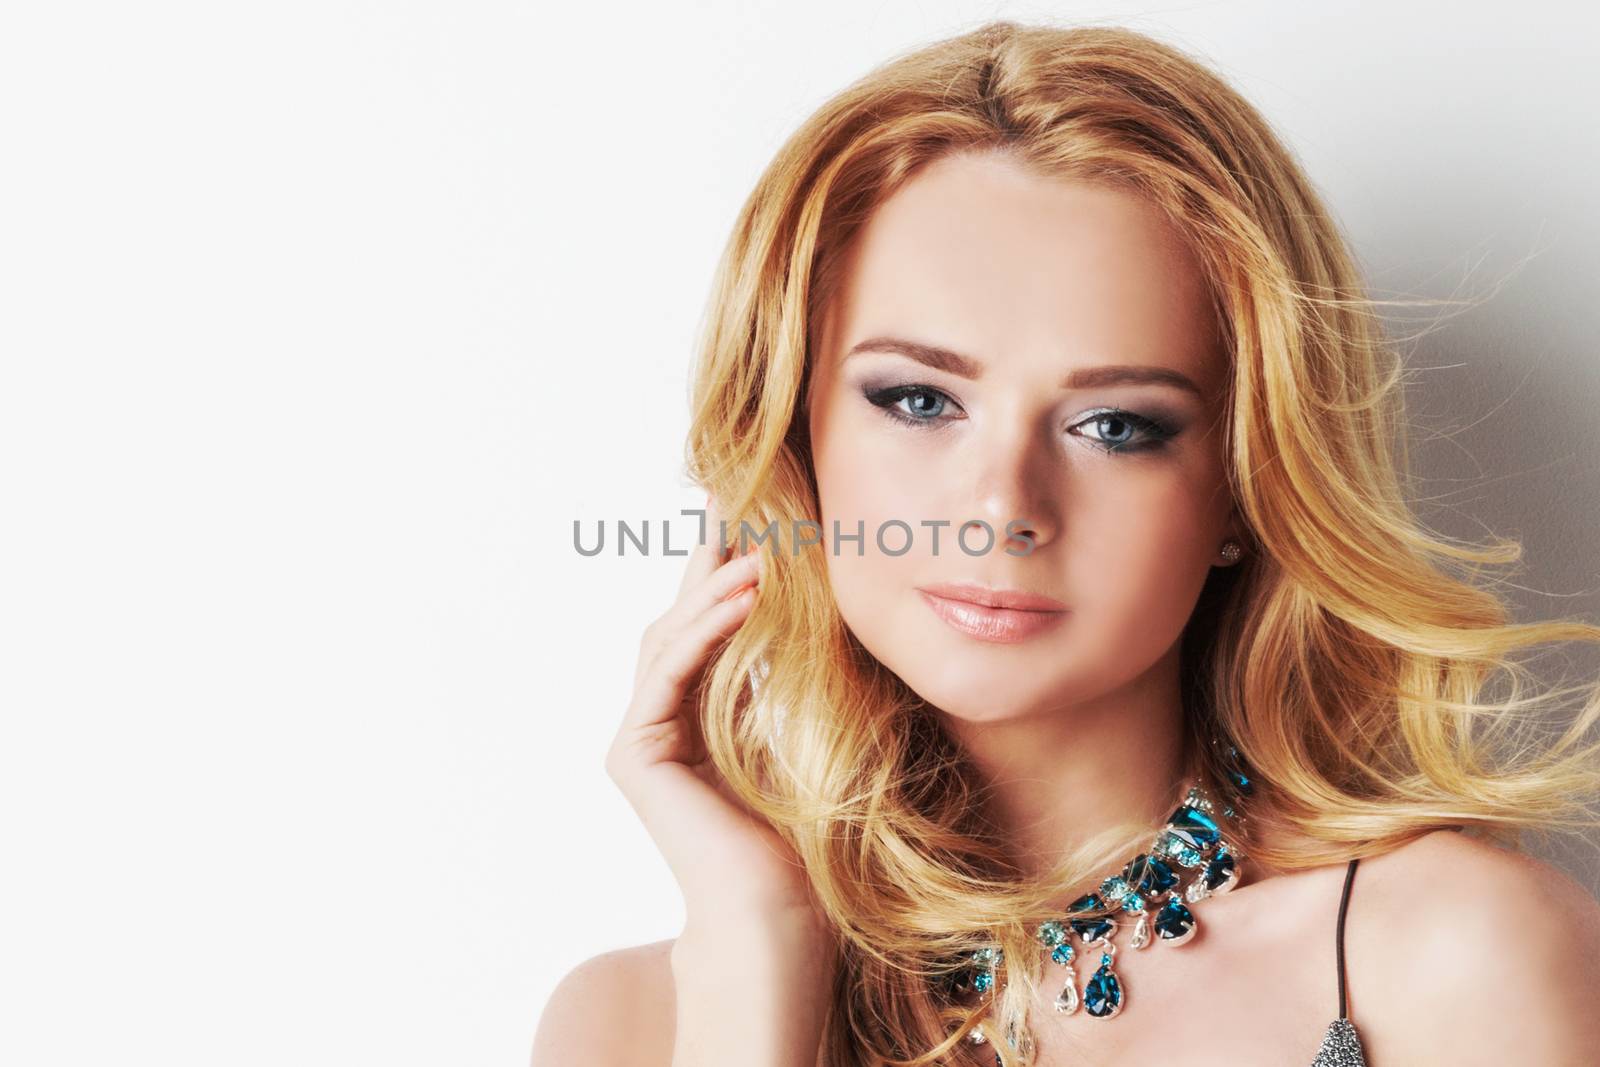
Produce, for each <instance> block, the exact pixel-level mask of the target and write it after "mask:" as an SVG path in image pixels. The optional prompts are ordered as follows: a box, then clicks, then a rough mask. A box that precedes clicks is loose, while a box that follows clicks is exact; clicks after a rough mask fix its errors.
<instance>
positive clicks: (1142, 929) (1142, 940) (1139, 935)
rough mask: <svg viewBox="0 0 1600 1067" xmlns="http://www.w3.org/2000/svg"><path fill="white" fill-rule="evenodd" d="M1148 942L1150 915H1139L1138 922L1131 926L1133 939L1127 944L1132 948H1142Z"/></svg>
mask: <svg viewBox="0 0 1600 1067" xmlns="http://www.w3.org/2000/svg"><path fill="white" fill-rule="evenodd" d="M1149 943H1150V916H1148V915H1141V916H1139V922H1138V924H1137V925H1136V926H1134V928H1133V940H1132V941H1130V942H1129V944H1130V945H1131V946H1132V947H1133V948H1144V947H1145V946H1146V945H1148V944H1149Z"/></svg>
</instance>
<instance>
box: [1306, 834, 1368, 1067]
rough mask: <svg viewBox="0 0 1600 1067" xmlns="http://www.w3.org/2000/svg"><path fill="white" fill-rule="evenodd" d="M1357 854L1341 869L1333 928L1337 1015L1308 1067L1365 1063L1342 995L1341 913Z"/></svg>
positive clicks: (1348, 1066)
mask: <svg viewBox="0 0 1600 1067" xmlns="http://www.w3.org/2000/svg"><path fill="white" fill-rule="evenodd" d="M1359 862H1361V861H1360V859H1359V857H1358V858H1357V859H1353V860H1351V861H1350V863H1349V865H1348V866H1347V867H1346V868H1345V872H1344V891H1343V892H1342V893H1341V894H1340V895H1339V922H1338V924H1337V926H1336V928H1335V934H1334V945H1335V950H1336V954H1337V956H1338V960H1339V1017H1338V1018H1337V1019H1335V1020H1333V1022H1331V1023H1329V1024H1328V1032H1327V1033H1326V1034H1324V1035H1323V1037H1322V1047H1321V1048H1319V1049H1318V1050H1317V1058H1316V1059H1314V1060H1312V1061H1311V1067H1367V1059H1366V1055H1365V1053H1364V1051H1363V1050H1362V1048H1361V1037H1360V1035H1359V1034H1357V1033H1356V1026H1355V1023H1353V1022H1351V1021H1350V1019H1349V1017H1348V1016H1347V1015H1346V1014H1345V995H1344V914H1345V912H1346V911H1347V910H1349V907H1350V883H1351V881H1353V880H1354V879H1355V876H1356V864H1357V863H1359Z"/></svg>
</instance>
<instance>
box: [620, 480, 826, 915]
mask: <svg viewBox="0 0 1600 1067" xmlns="http://www.w3.org/2000/svg"><path fill="white" fill-rule="evenodd" d="M705 521H706V538H705V542H704V543H702V544H700V545H699V546H698V547H696V549H695V550H694V551H693V552H692V553H691V554H690V556H689V560H688V564H687V567H686V569H685V572H684V576H683V581H682V583H681V584H680V585H679V588H678V596H677V600H676V601H675V602H674V603H673V604H672V606H671V607H670V608H668V609H667V611H666V612H665V613H664V614H663V615H661V616H660V617H659V618H658V619H656V620H655V621H654V622H653V623H651V624H650V625H649V626H647V627H646V628H645V632H644V637H643V639H642V640H641V641H640V644H639V661H638V666H637V668H636V670H635V673H634V685H633V699H632V702H631V703H630V704H629V705H628V710H627V713H626V714H625V715H624V716H623V720H622V726H621V728H620V729H619V730H618V731H617V736H616V738H615V739H614V740H613V741H612V743H611V748H610V750H609V751H608V752H607V753H606V761H605V767H606V773H607V774H609V775H610V776H611V779H612V781H614V782H615V783H616V784H617V786H618V788H620V789H621V790H622V792H623V795H624V796H626V797H627V799H628V802H629V803H630V804H631V805H632V806H633V809H634V811H636V812H637V813H638V815H639V817H640V819H641V820H642V821H643V822H644V824H645V828H646V829H647V830H648V831H649V833H650V836H651V837H652V838H653V839H654V840H655V843H656V846H657V848H659V849H660V850H661V853H662V855H663V856H664V857H665V858H666V861H667V864H668V866H669V867H671V869H672V872H673V875H674V876H675V877H676V879H677V881H678V886H679V888H680V889H681V890H682V891H683V895H684V905H685V910H686V913H687V917H688V923H687V925H688V927H689V928H690V929H697V928H699V927H701V926H702V925H703V926H708V927H709V926H721V925H726V924H732V925H741V926H744V927H746V928H749V927H751V926H752V924H753V925H755V926H758V927H759V926H763V925H766V924H772V925H773V926H774V928H780V927H781V928H783V929H785V930H786V931H788V932H792V931H793V930H794V929H796V928H800V929H803V930H807V931H809V930H816V931H818V932H819V933H820V931H821V930H822V928H823V924H822V923H821V921H820V919H819V917H818V915H817V913H816V912H815V910H814V908H813V902H812V898H811V894H810V887H809V883H808V880H807V878H806V873H805V870H804V868H803V867H802V866H801V863H800V860H799V858H798V857H797V856H795V854H794V852H793V850H792V849H790V848H789V846H788V845H787V844H786V843H785V842H784V841H783V839H782V838H781V837H779V836H778V834H777V832H776V831H774V830H773V829H772V827H771V826H770V825H769V824H767V823H766V822H765V821H764V820H762V819H759V818H757V817H756V816H755V815H753V814H752V813H750V812H749V811H748V810H747V809H746V808H745V807H744V806H743V805H742V804H740V803H739V802H738V801H737V800H736V799H735V798H734V797H733V796H732V795H731V793H730V792H729V791H728V790H727V789H726V786H725V784H724V783H723V782H722V779H721V776H720V775H719V774H718V773H717V771H716V768H715V766H714V765H713V764H712V762H711V760H710V759H709V758H707V755H706V750H705V744H704V741H703V739H702V737H701V733H700V727H699V718H698V715H697V713H696V708H695V699H694V694H695V691H696V689H697V683H698V682H699V679H700V677H701V674H702V671H703V668H704V665H705V662H706V659H707V658H708V656H709V655H710V653H711V651H712V650H713V649H714V648H715V647H716V646H717V645H718V644H719V643H720V642H721V641H722V640H723V639H724V638H726V637H727V636H728V635H729V634H731V633H732V632H733V631H734V630H736V629H737V628H738V627H739V626H740V625H741V624H742V623H743V622H744V620H745V619H746V618H748V617H749V614H750V610H751V608H752V607H753V606H754V605H755V602H756V597H757V595H758V590H759V579H760V560H761V555H762V553H761V551H760V550H759V549H760V546H759V545H753V546H751V550H750V551H749V552H747V553H745V554H744V555H742V556H739V557H736V558H731V559H727V560H726V561H725V560H724V559H723V550H722V548H721V535H720V532H719V529H720V525H721V524H720V521H719V514H718V511H717V508H716V502H715V501H707V505H706V517H705Z"/></svg>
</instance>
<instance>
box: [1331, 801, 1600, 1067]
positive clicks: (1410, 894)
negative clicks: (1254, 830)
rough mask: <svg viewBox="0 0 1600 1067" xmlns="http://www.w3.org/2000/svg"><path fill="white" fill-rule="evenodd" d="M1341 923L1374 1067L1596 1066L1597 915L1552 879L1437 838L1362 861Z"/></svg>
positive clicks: (1521, 857) (1503, 854) (1525, 858)
mask: <svg viewBox="0 0 1600 1067" xmlns="http://www.w3.org/2000/svg"><path fill="white" fill-rule="evenodd" d="M1349 919H1350V927H1349V930H1348V931H1347V951H1348V954H1349V979H1350V985H1351V988H1350V1015H1351V1016H1352V1017H1353V1018H1354V1019H1355V1020H1356V1023H1357V1025H1358V1026H1359V1027H1361V1030H1362V1036H1363V1038H1364V1039H1367V1040H1368V1041H1369V1050H1370V1052H1371V1055H1372V1058H1373V1059H1374V1060H1375V1061H1378V1062H1385V1063H1413V1062H1435V1061H1434V1060H1433V1059H1431V1057H1440V1059H1439V1060H1438V1061H1437V1062H1452V1063H1462V1064H1476V1063H1499V1062H1524V1063H1550V1064H1567V1063H1573V1064H1577V1063H1587V1062H1592V1061H1591V1060H1588V1059H1586V1058H1585V1057H1587V1056H1588V1055H1590V1054H1591V1053H1592V1049H1593V1048H1594V1046H1595V1044H1596V1043H1600V1025H1597V1020H1596V1014H1595V1013H1594V1012H1593V1010H1592V1003H1593V1002H1594V1001H1595V1000H1597V999H1600V969H1597V968H1596V967H1595V964H1594V962H1593V961H1594V959H1595V958H1596V957H1597V956H1600V902H1597V901H1596V899H1595V896H1594V894H1593V892H1591V891H1590V890H1589V889H1587V888H1585V887H1584V886H1583V885H1582V884H1580V883H1579V882H1578V881H1577V880H1575V879H1574V878H1573V877H1572V876H1571V875H1569V874H1567V873H1566V872H1565V871H1563V870H1561V869H1560V868H1558V867H1556V866H1554V865H1552V864H1550V863H1548V862H1546V861H1545V860H1542V859H1540V858H1538V857H1536V856H1533V855H1530V854H1528V853H1524V852H1518V851H1515V850H1513V849H1510V848H1506V847H1502V846H1500V845H1497V844H1494V843H1492V842H1490V841H1487V840H1483V839H1481V838H1478V837H1474V836H1469V835H1468V834H1466V833H1462V832H1458V831H1451V830H1438V831H1434V832H1432V833H1429V834H1425V835H1423V836H1422V837H1419V838H1417V839H1415V840H1412V841H1409V842H1407V843H1406V844H1404V845H1401V846H1399V847H1398V848H1395V849H1391V850H1390V851H1388V852H1384V853H1379V854H1377V855H1373V856H1370V857H1368V858H1366V859H1363V860H1362V861H1361V864H1360V869H1359V872H1358V873H1357V874H1356V877H1355V884H1354V886H1353V889H1352V895H1351V901H1350V912H1349ZM1424 990H1425V991H1427V992H1428V994H1429V995H1427V996H1419V995H1418V994H1419V992H1420V991H1424ZM1586 1005H1587V1006H1586ZM1505 1018H1515V1019H1516V1020H1518V1024H1517V1026H1515V1027H1510V1028H1508V1029H1507V1030H1506V1031H1505V1032H1502V1031H1501V1029H1500V1027H1499V1024H1498V1023H1496V1022H1493V1020H1499V1019H1505ZM1533 1049H1538V1054H1537V1055H1534V1054H1532V1050H1533ZM1524 1052H1527V1053H1529V1055H1526V1056H1525V1055H1523V1053H1524ZM1496 1057H1500V1058H1498V1059H1497V1058H1496Z"/></svg>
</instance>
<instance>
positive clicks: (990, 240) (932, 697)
mask: <svg viewBox="0 0 1600 1067" xmlns="http://www.w3.org/2000/svg"><path fill="white" fill-rule="evenodd" d="M820 326H821V329H820V333H819V337H818V339H817V340H818V345H817V347H816V348H815V350H814V356H815V359H816V362H815V366H814V368H813V371H812V377H811V380H810V382H809V383H808V396H807V401H808V411H807V418H808V420H809V426H810V432H811V441H812V448H813V460H814V463H815V467H816V474H817V483H818V488H819V492H820V503H821V520H822V526H823V534H822V538H823V540H822V544H821V545H819V546H816V547H814V548H812V549H810V551H822V552H824V553H825V555H826V559H827V568H828V574H829V579H830V582H831V584H832V586H833V592H834V595H835V597H836V599H837V602H838V604H839V609H840V611H841V613H842V615H843V617H844V619H845V621H846V623H847V624H848V625H849V627H850V629H851V630H852V631H853V632H854V634H855V635H856V637H857V638H858V639H859V640H860V641H861V643H862V645H863V646H865V647H866V648H867V650H868V651H870V652H871V653H872V654H873V655H874V656H876V657H877V658H878V659H879V660H880V661H882V662H883V664H884V665H885V666H887V667H888V668H889V669H890V670H892V671H894V672H895V673H896V674H897V675H898V676H899V677H900V678H901V679H902V680H903V681H905V683H906V684H907V685H909V686H910V687H911V688H912V689H913V690H915V691H916V692H917V693H918V694H919V695H921V696H922V697H923V698H924V699H926V700H927V701H929V702H930V703H931V704H933V705H934V706H936V707H938V708H939V709H941V710H943V711H944V712H946V713H948V714H950V715H953V716H956V717H957V718H960V719H964V720H968V721H974V722H977V721H996V720H999V719H1007V718H1015V717H1018V716H1022V715H1028V714H1034V713H1040V712H1050V711H1054V710H1058V709H1061V708H1064V707H1068V706H1074V705H1078V704H1083V703H1088V702H1090V701H1094V700H1097V699H1099V698H1104V697H1107V696H1114V694H1115V693H1116V691H1117V690H1119V689H1121V688H1123V687H1126V686H1129V685H1132V684H1137V683H1138V681H1139V680H1140V679H1141V678H1142V677H1145V676H1147V675H1148V674H1149V672H1150V671H1152V669H1154V668H1156V667H1157V665H1158V664H1164V665H1166V666H1168V667H1170V666H1171V664H1172V660H1171V659H1170V658H1169V657H1174V656H1176V654H1177V651H1178V648H1177V645H1178V641H1179V638H1180V636H1181V633H1182V630H1183V627H1184V624H1185V622H1186V621H1187V620H1188V618H1189V615H1190V613H1191V611H1192V610H1193V608H1194V605H1195V602H1196V600H1197V598H1198V596H1199V593H1200V589H1201V586H1202V584H1203V583H1204V581H1205V578H1206V575H1207V573H1208V570H1209V568H1210V567H1211V566H1213V565H1214V564H1220V563H1221V562H1222V561H1221V559H1220V558H1219V556H1218V552H1219V550H1220V549H1221V546H1222V544H1223V542H1224V541H1226V540H1227V539H1228V538H1229V537H1230V536H1232V535H1233V534H1234V533H1235V531H1236V529H1237V528H1236V527H1234V526H1233V525H1231V523H1232V520H1233V515H1232V507H1231V504H1232V502H1231V499H1230V495H1229V492H1228V489H1227V483H1226V476H1225V472H1224V455H1223V441H1222V435H1221V432H1220V415H1221V404H1222V397H1223V395H1224V390H1225V386H1226V382H1225V377H1224V376H1225V366H1224V361H1223V358H1222V355H1221V353H1220V352H1219V340H1218V336H1217V331H1216V326H1215V322H1214V320H1213V317H1212V313H1211V309H1210V305H1209V302H1208V298H1207V294H1206V290H1205V288H1204V282H1203V279H1202V277H1201V274H1200V270H1199V267H1198V265H1197V264H1196V262H1195V261H1194V260H1193V258H1192V257H1191V255H1190V254H1189V253H1188V252H1187V250H1186V249H1185V248H1184V247H1183V246H1182V244H1181V243H1180V241H1179V240H1178V238H1177V236H1176V235H1175V233H1174V231H1172V230H1171V229H1170V228H1169V227H1168V225H1167V224H1166V222H1165V221H1164V220H1163V219H1162V218H1161V217H1160V215H1159V213H1158V212H1157V210H1156V209H1154V208H1151V207H1149V206H1147V205H1146V204H1145V203H1144V202H1143V201H1141V200H1140V199H1138V198H1136V197H1134V196H1133V195H1131V194H1128V193H1125V192H1121V191H1114V190H1111V189H1108V188H1106V187H1103V186H1091V185H1087V184H1074V183H1066V182H1063V181H1060V180H1057V179H1052V178H1048V177H1043V176H1041V175H1039V174H1037V173H1035V172H1033V171H1031V170H1029V169H1026V168H1025V167H1024V165H1023V164H1021V163H1018V162H1016V161H1014V160H1012V159H1010V158H1009V157H1005V156H1001V155H993V154H989V155H960V156H948V157H945V158H943V159H941V160H938V161H936V162H935V163H932V164H930V165H929V166H927V167H926V168H925V169H924V170H922V171H921V172H920V173H918V174H917V175H916V176H915V177H914V178H912V179H911V180H910V181H909V182H908V183H907V184H906V185H905V186H903V187H902V188H901V189H900V190H899V191H898V192H897V193H896V194H895V195H894V196H893V197H891V198H890V199H889V200H888V201H886V202H885V203H884V204H883V205H881V206H880V208H879V209H878V210H877V211H876V212H875V213H874V215H873V216H872V218H871V219H869V220H868V222H867V224H866V225H865V226H864V227H863V229H862V230H861V231H860V232H859V234H858V236H857V239H856V241H855V242H854V243H853V244H852V247H851V249H850V252H849V259H848V262H847V263H846V264H845V274H844V275H843V277H842V279H841V287H840V289H839V290H838V292H837V295H836V297H835V299H834V301H833V303H832V305H831V306H830V307H829V308H828V309H827V313H826V314H825V316H824V321H823V323H821V324H820ZM1114 368H1120V369H1122V370H1126V371H1127V372H1128V373H1126V374H1123V373H1121V372H1120V371H1117V370H1114ZM1185 382H1187V383H1191V384H1192V388H1190V387H1188V386H1185V385H1184V384H1182V383H1185ZM897 520H898V523H903V524H904V525H903V526H902V525H898V524H897ZM973 521H982V522H986V523H987V524H988V525H989V527H990V528H991V529H992V530H993V531H994V536H993V539H992V544H991V540H990V537H989V536H988V535H987V534H986V533H985V532H984V530H983V528H982V527H976V526H975V527H973V528H971V529H969V530H967V531H966V536H965V542H964V544H965V548H963V547H962V543H959V542H958V541H957V539H956V535H957V533H958V532H959V531H960V530H961V528H962V525H963V523H970V522H973ZM835 523H837V524H838V526H839V533H840V534H842V535H843V538H841V539H840V540H838V541H836V540H835V533H834V524H835ZM941 523H944V524H947V525H940V524H941ZM1008 523H1012V524H1013V525H1011V527H1010V530H1012V531H1014V532H1016V533H1018V534H1019V535H1025V537H1023V536H1017V537H1012V538H1010V539H1008V538H1007V530H1008V527H1007V524H1008ZM884 524H890V525H888V526H884ZM880 527H882V537H883V542H882V545H881V546H880V544H879V541H878V533H879V530H880ZM907 527H909V532H908V530H907ZM858 531H859V532H861V533H862V534H863V536H862V537H861V538H860V539H859V540H857V539H854V535H855V534H856V533H857V532H858ZM935 534H937V544H935V541H934V537H935ZM1030 543H1031V549H1030V548H1029V544H1030ZM907 546H909V547H907ZM902 548H905V549H906V551H904V552H903V553H901V549H902ZM1008 548H1009V549H1010V550H1011V553H1017V554H1008V552H1007V551H1006V550H1007V549H1008ZM885 549H887V551H885ZM985 549H987V551H985ZM892 553H893V554H892ZM939 583H974V584H976V585H979V586H985V587H989V588H991V589H1004V590H1016V591H1022V592H1026V593H1032V594H1036V595H1039V596H1043V597H1048V598H1051V599H1053V600H1055V601H1058V602H1059V603H1060V605H1062V606H1064V610H1060V611H1056V612H1052V613H1039V612H1031V613H1027V612H1016V611H1006V612H999V613H994V612H984V611H982V610H981V609H974V608H972V607H970V606H966V607H963V605H962V604H961V603H960V602H959V601H957V602H952V601H951V600H949V599H945V598H939V597H932V598H930V597H929V596H928V595H927V594H926V593H925V592H924V591H923V590H924V589H926V588H927V587H929V586H933V585H936V584H939Z"/></svg>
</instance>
